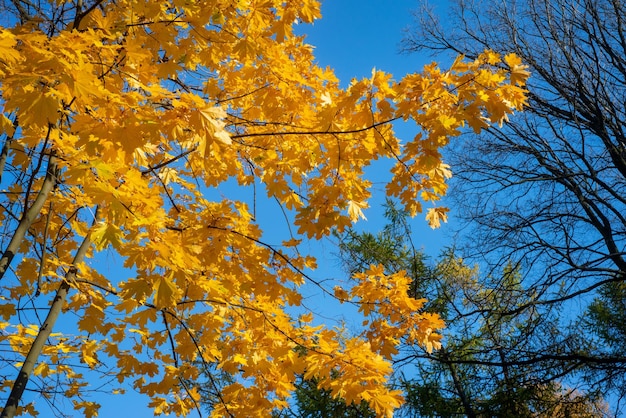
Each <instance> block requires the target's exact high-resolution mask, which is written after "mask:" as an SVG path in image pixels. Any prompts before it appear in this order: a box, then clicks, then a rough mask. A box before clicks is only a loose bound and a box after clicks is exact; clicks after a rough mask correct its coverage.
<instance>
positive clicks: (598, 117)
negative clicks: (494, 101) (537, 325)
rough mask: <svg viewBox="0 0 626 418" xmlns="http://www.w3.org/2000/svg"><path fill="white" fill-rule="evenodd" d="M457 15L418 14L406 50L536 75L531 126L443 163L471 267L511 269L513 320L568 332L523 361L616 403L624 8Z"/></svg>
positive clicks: (549, 1)
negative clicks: (492, 55)
mask: <svg viewBox="0 0 626 418" xmlns="http://www.w3.org/2000/svg"><path fill="white" fill-rule="evenodd" d="M452 3H453V6H452V7H451V8H450V9H447V10H445V11H444V10H435V9H431V10H428V9H423V10H420V11H419V12H417V13H416V22H417V24H416V27H415V30H414V31H413V32H410V33H408V34H407V39H406V46H407V48H408V49H410V50H413V51H438V52H450V53H453V54H459V53H460V54H464V55H466V56H467V57H470V58H471V57H473V56H477V54H478V53H479V51H482V50H483V49H484V48H492V49H493V50H495V51H514V52H515V53H516V54H518V55H519V56H520V57H522V60H523V61H524V62H527V63H528V64H529V66H530V69H529V70H530V71H531V73H532V74H533V77H532V79H531V80H530V81H529V85H528V86H529V87H528V88H529V108H528V112H525V114H524V115H516V116H515V117H513V118H511V119H510V120H509V122H508V123H506V124H505V125H504V127H503V129H501V130H495V129H487V130H485V131H483V132H482V133H481V134H480V135H479V136H472V135H468V136H466V137H464V138H466V139H467V140H464V139H463V138H461V139H460V141H459V142H458V143H457V144H458V145H459V146H458V147H451V149H450V150H451V161H452V163H451V164H452V165H453V166H455V167H457V168H458V169H457V170H456V171H455V174H456V176H455V178H456V179H457V180H458V182H457V183H455V184H456V186H455V192H454V193H453V195H454V196H456V197H457V198H456V199H455V200H454V202H455V205H456V206H455V207H456V208H458V209H459V213H460V215H462V216H464V218H465V219H466V220H467V221H468V223H469V225H471V226H472V228H470V229H466V231H468V230H469V231H471V232H470V235H471V239H470V240H468V241H471V244H473V245H469V246H468V250H469V251H468V252H467V253H466V254H467V255H475V256H477V257H479V259H481V260H484V261H486V262H487V263H488V264H489V265H490V266H492V268H493V269H494V271H497V270H499V269H501V267H502V263H504V262H509V261H513V262H515V263H518V264H519V266H520V267H521V271H522V272H523V273H524V277H523V280H522V281H523V287H524V289H525V290H524V296H523V297H524V299H525V302H523V303H522V305H521V306H519V307H518V308H516V309H514V310H512V311H511V312H510V314H511V315H518V314H521V315H528V312H532V311H536V312H538V313H539V314H540V315H549V316H550V317H552V318H555V321H556V325H555V326H556V327H557V328H558V329H559V330H562V331H563V332H561V333H560V334H559V336H558V338H556V339H546V338H545V335H541V334H537V333H533V334H528V335H525V336H524V338H526V339H532V340H534V341H535V348H534V349H533V350H530V351H528V352H527V353H526V354H525V361H529V362H530V361H535V360H537V359H549V360H548V361H545V362H544V361H542V362H544V365H545V367H546V369H551V368H552V365H555V366H558V367H556V368H554V369H553V370H554V372H553V373H554V376H555V378H556V377H557V376H563V375H562V373H561V371H560V370H562V369H561V367H566V369H567V370H569V372H568V373H567V374H568V375H569V376H572V378H580V377H584V378H585V381H586V382H588V383H590V388H595V389H597V390H600V391H602V392H605V393H607V392H609V391H611V392H613V391H615V390H617V391H618V396H623V395H624V392H623V388H624V387H625V386H624V377H625V376H626V374H625V373H624V372H626V367H625V366H626V357H624V355H623V353H624V351H623V349H622V350H620V349H616V346H615V345H614V341H615V340H613V336H617V335H619V334H618V333H619V332H621V331H620V330H619V325H618V324H619V320H620V314H619V312H620V308H619V307H620V306H623V303H624V301H623V299H620V298H622V297H623V295H624V293H623V291H621V290H620V289H622V288H623V284H624V282H625V279H626V218H625V217H624V214H625V213H626V199H625V196H626V194H625V191H626V189H625V185H626V137H625V136H624V132H625V128H626V125H625V120H626V119H625V117H624V114H625V112H626V108H625V105H626V103H625V102H624V96H625V93H626V61H625V57H626V44H625V43H624V39H625V38H626V29H625V27H624V16H626V5H625V4H624V3H623V2H620V1H612V0H601V1H591V0H531V1H525V2H499V3H497V4H496V3H494V2H488V1H477V2H476V1H473V2H469V1H464V0H460V1H454V2H452ZM447 12H450V14H449V15H448V14H447ZM443 19H445V24H443V23H440V22H444V20H443ZM492 286H493V287H494V288H497V287H498V284H497V283H493V284H492ZM594 300H595V302H593V303H592V304H591V305H590V303H591V302H592V301H594ZM589 310H591V314H590V311H589ZM557 318H558V319H557ZM593 319H595V320H597V321H596V323H595V325H594V324H593V323H592V321H591V320H593ZM611 328H612V329H611ZM596 331H598V332H596ZM581 372H582V373H581ZM574 376H575V377H574ZM579 381H580V380H579ZM613 393H615V392H613Z"/></svg>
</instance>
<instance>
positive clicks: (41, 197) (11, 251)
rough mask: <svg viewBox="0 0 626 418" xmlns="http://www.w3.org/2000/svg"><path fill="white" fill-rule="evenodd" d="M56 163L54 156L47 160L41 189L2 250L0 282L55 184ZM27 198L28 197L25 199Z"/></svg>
mask: <svg viewBox="0 0 626 418" xmlns="http://www.w3.org/2000/svg"><path fill="white" fill-rule="evenodd" d="M57 171H58V168H57V162H56V157H55V156H54V155H50V158H49V159H48V169H47V171H46V177H45V178H44V181H43V184H42V185H41V189H40V190H39V193H38V194H37V198H36V199H35V201H34V202H33V204H32V205H31V206H30V207H29V208H28V209H27V210H25V211H24V213H23V215H22V218H21V219H20V222H19V224H18V225H17V227H16V228H15V232H14V233H13V236H12V237H11V241H10V242H9V245H8V246H7V248H6V249H5V250H4V252H3V254H2V258H0V280H2V277H3V276H4V274H5V273H6V271H7V269H8V268H9V265H10V264H11V261H12V260H13V258H14V257H15V254H16V253H17V251H18V250H19V248H20V245H21V243H22V240H23V239H24V236H25V235H26V232H27V231H28V229H29V228H30V226H31V225H32V223H33V221H34V220H35V217H36V216H37V215H39V213H41V209H42V208H43V205H44V203H45V202H46V200H47V199H48V195H49V194H50V192H51V191H52V189H53V188H54V186H55V185H56V184H57ZM26 198H28V197H26Z"/></svg>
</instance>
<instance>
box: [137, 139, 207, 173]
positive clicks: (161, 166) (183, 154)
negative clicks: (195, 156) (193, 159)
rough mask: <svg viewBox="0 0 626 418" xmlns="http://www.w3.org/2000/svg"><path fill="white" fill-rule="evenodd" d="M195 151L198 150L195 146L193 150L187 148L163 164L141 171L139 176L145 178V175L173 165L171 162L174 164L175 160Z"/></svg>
mask: <svg viewBox="0 0 626 418" xmlns="http://www.w3.org/2000/svg"><path fill="white" fill-rule="evenodd" d="M197 149H198V147H197V146H195V147H193V148H189V149H188V150H187V151H184V152H182V153H180V154H178V155H177V156H175V157H172V158H170V159H168V160H165V161H163V162H161V163H159V164H157V165H155V166H148V169H146V170H141V175H142V176H146V175H148V174H150V173H153V172H154V171H156V170H158V169H160V168H163V167H165V166H166V165H169V164H171V163H173V162H175V161H177V160H180V159H181V158H183V157H186V156H187V155H189V154H191V153H192V152H194V151H195V150H197Z"/></svg>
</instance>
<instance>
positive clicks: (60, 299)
mask: <svg viewBox="0 0 626 418" xmlns="http://www.w3.org/2000/svg"><path fill="white" fill-rule="evenodd" d="M97 220H98V211H97V210H96V215H95V219H94V224H95V223H96V222H97ZM90 245H91V239H90V238H89V234H87V236H86V237H85V239H84V240H83V242H82V243H81V245H80V247H79V248H78V251H77V252H76V255H75V256H74V260H73V261H72V266H71V267H70V269H69V271H68V272H67V274H66V275H65V279H64V280H63V282H61V285H60V286H59V289H58V290H57V294H56V296H55V297H54V300H53V301H52V305H51V306H50V310H49V311H48V316H47V317H46V320H45V321H44V322H43V324H42V325H41V328H39V333H38V334H37V337H36V338H35V341H33V345H32V346H31V347H30V350H29V351H28V355H27V356H26V359H25V360H24V364H23V365H22V368H21V370H20V372H19V374H18V375H17V378H16V379H15V382H14V383H13V387H12V389H11V394H10V395H9V399H7V403H6V405H5V407H4V409H3V411H2V415H0V418H10V417H13V416H14V415H15V413H16V411H17V406H18V403H19V401H20V399H21V398H22V394H23V393H24V389H26V384H27V383H28V379H29V378H30V375H31V373H32V372H33V370H34V368H35V364H36V363H37V359H38V358H39V355H40V354H41V351H42V349H43V347H44V345H45V344H46V340H47V339H48V337H49V336H50V334H51V333H52V328H53V327H54V324H55V323H56V321H57V319H58V317H59V314H60V313H61V308H63V304H64V303H65V298H66V297H67V293H68V291H69V289H70V283H71V282H72V281H74V280H75V279H76V273H77V269H76V265H77V264H80V263H81V262H82V261H83V260H84V258H85V254H86V253H87V250H88V249H89V246H90Z"/></svg>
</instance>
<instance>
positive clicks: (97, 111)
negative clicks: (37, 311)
mask: <svg viewBox="0 0 626 418" xmlns="http://www.w3.org/2000/svg"><path fill="white" fill-rule="evenodd" d="M40 3H42V4H43V5H42V6H41V7H40V8H39V9H38V10H39V11H40V12H39V13H40V15H37V16H36V17H35V16H22V18H24V19H25V20H24V23H23V24H19V23H16V24H15V26H14V27H11V28H0V95H1V97H2V103H1V104H0V106H2V117H1V118H0V131H1V132H2V133H3V134H4V135H5V136H7V137H9V136H13V138H12V140H11V142H10V153H9V157H8V160H7V161H8V164H12V165H13V166H14V167H15V169H16V172H19V173H21V174H19V175H20V176H23V177H28V176H32V178H31V179H29V180H28V179H27V180H25V181H24V183H23V184H21V185H19V186H14V187H12V188H11V189H10V190H11V192H10V193H6V194H3V195H2V199H3V201H2V205H3V208H10V210H12V211H15V215H14V216H15V220H12V219H13V218H9V217H8V216H7V217H3V218H2V222H3V227H4V228H5V230H9V229H10V228H11V226H12V225H14V224H15V223H16V222H17V219H19V217H20V213H19V211H20V210H21V209H20V208H23V207H26V206H29V205H30V204H31V203H32V200H34V195H35V192H36V191H37V190H39V189H40V188H41V187H42V186H41V184H42V182H43V180H42V177H43V176H44V175H45V172H46V169H45V166H46V164H47V163H48V162H49V163H50V167H49V168H48V169H49V170H50V173H49V175H54V176H55V178H56V180H57V182H58V184H57V185H56V187H55V188H54V190H53V192H52V193H51V194H50V195H49V196H48V198H47V199H48V201H47V203H46V205H45V206H44V207H45V208H46V209H45V210H42V212H41V213H40V214H39V215H38V217H37V219H36V220H35V222H33V224H32V225H31V227H30V229H29V230H28V234H27V238H26V240H25V242H24V243H23V245H22V247H21V251H22V253H23V258H22V259H21V260H20V264H19V265H18V266H17V267H16V268H15V269H14V270H13V271H14V274H13V277H12V278H10V279H8V278H7V277H5V278H4V279H3V282H2V284H1V287H2V292H3V294H7V295H10V297H11V298H12V301H13V300H26V299H29V298H47V299H42V300H43V302H46V301H47V300H49V299H50V298H51V297H53V295H54V293H53V292H55V291H56V289H57V288H58V286H59V283H60V281H61V280H63V276H64V275H65V273H66V272H67V271H68V270H69V269H70V268H76V269H78V270H79V274H78V276H77V278H76V280H74V281H72V283H70V285H71V287H72V290H71V292H72V294H71V296H70V302H69V303H68V304H67V305H66V306H65V309H66V310H67V311H71V312H73V314H74V316H72V317H73V318H78V319H77V320H76V324H75V325H76V327H77V334H72V333H70V334H68V335H58V336H55V337H52V338H51V342H52V344H50V345H49V346H47V347H46V348H45V349H44V356H46V358H47V360H50V361H48V362H46V361H43V362H42V363H40V365H39V366H38V367H37V369H36V373H37V374H38V375H39V376H40V377H41V378H46V377H48V376H49V375H51V374H53V373H54V374H57V375H59V374H61V373H67V374H68V376H72V377H71V379H72V381H71V382H70V383H67V385H68V387H67V388H66V392H65V393H66V395H67V396H68V397H70V398H72V399H73V401H74V405H75V408H76V409H78V410H81V411H82V413H83V414H84V415H85V416H96V415H97V405H95V404H93V403H90V402H85V401H83V400H82V399H81V398H80V396H79V393H80V392H81V391H83V390H86V389H85V387H84V386H85V385H86V383H84V382H83V378H82V377H81V376H80V375H78V374H75V375H73V374H71V372H72V370H71V368H70V367H69V366H67V364H76V362H72V361H71V359H74V360H76V359H81V360H82V361H84V362H85V363H86V364H87V365H88V366H89V367H90V368H93V369H98V368H99V367H101V366H102V365H103V363H105V362H106V363H107V365H106V367H111V368H112V370H115V372H116V373H117V380H118V381H119V382H120V383H121V382H124V381H126V380H127V379H130V380H131V381H132V383H133V385H134V386H135V387H136V388H137V389H138V390H139V391H140V392H142V393H145V394H147V395H148V396H150V398H151V401H150V406H151V407H152V408H153V409H154V412H155V414H160V413H175V414H181V415H182V414H186V413H187V412H189V410H190V409H193V408H195V402H197V401H198V392H197V390H196V389H194V388H186V387H185V385H183V384H181V381H180V379H179V376H183V375H184V376H189V377H190V378H193V377H197V376H198V374H199V373H200V371H201V370H202V369H203V367H204V365H203V362H204V363H206V365H208V364H212V365H216V366H217V367H218V368H219V369H221V371H223V372H227V373H230V374H232V375H233V376H234V377H235V379H234V383H232V384H230V385H228V386H226V387H225V388H223V389H222V390H221V393H220V403H219V404H217V405H216V406H215V409H214V411H213V415H214V416H225V415H230V414H232V415H236V416H267V415H268V413H269V412H268V411H270V410H271V409H272V408H275V407H282V406H284V405H285V402H286V400H287V399H288V397H289V394H290V393H291V392H292V391H293V382H294V381H295V380H296V375H297V374H301V373H304V374H305V375H306V376H311V377H313V376H314V377H316V378H317V379H318V380H319V381H320V385H322V386H323V387H325V388H328V389H330V390H331V391H332V393H333V394H335V395H336V396H341V397H343V398H345V399H346V400H347V401H348V402H361V401H362V400H365V401H367V402H369V403H370V405H371V406H372V408H373V409H374V410H375V411H376V412H377V414H379V415H380V416H391V415H392V413H393V410H394V409H395V408H396V407H397V406H399V405H400V404H401V402H402V396H401V393H399V392H397V391H394V390H391V389H389V388H388V387H387V386H386V382H387V379H388V377H389V376H390V374H391V372H392V368H391V363H390V360H391V359H392V356H393V355H394V353H396V350H397V346H398V344H399V343H401V342H408V343H419V344H422V345H423V346H424V347H426V348H427V349H428V350H432V349H436V348H437V347H438V346H439V335H438V334H437V330H438V329H440V328H441V327H443V323H442V322H441V320H440V318H439V317H438V316H437V315H433V314H430V315H429V314H424V313H422V312H421V311H420V309H421V307H422V305H423V304H424V301H423V300H415V299H412V298H409V297H408V296H407V289H408V285H409V279H408V277H407V276H406V275H405V274H404V273H402V272H398V273H396V274H392V275H385V274H384V273H383V271H382V267H380V266H372V268H371V269H370V270H369V271H367V272H364V273H362V274H359V275H357V276H356V280H357V284H356V285H355V286H353V287H352V288H351V289H348V290H344V289H342V288H341V287H338V286H337V287H334V284H335V283H333V285H331V286H330V287H326V286H327V284H326V283H318V282H316V281H314V280H312V279H311V277H310V276H308V275H307V271H309V270H311V269H314V268H315V266H316V260H315V259H314V257H312V256H311V255H310V254H306V252H305V251H304V249H305V248H306V246H305V245H301V243H302V242H306V239H307V238H314V239H320V238H322V237H325V236H328V235H329V234H330V233H331V231H333V230H339V231H341V230H343V229H344V228H346V227H349V226H350V225H351V223H352V222H356V221H358V220H359V219H361V218H363V219H364V218H365V210H366V208H367V207H368V200H369V198H370V197H371V194H372V187H371V186H372V184H371V183H370V181H368V180H367V178H365V168H366V167H367V166H368V165H369V164H370V163H371V162H372V161H373V160H377V159H390V160H391V161H393V162H394V166H393V168H392V170H391V178H390V179H389V182H388V183H387V186H386V192H387V194H388V195H389V196H391V197H395V198H397V199H398V200H400V201H401V202H402V203H403V204H404V206H405V207H406V208H407V209H408V210H409V211H410V212H411V213H412V214H413V215H415V214H416V213H418V212H420V211H421V210H422V205H423V203H424V202H432V201H436V200H438V199H439V198H440V197H441V196H442V195H443V194H445V192H446V181H447V179H448V178H449V177H450V175H451V172H450V168H449V167H448V166H447V165H445V164H444V163H443V162H442V157H441V153H440V151H441V149H442V147H444V146H446V145H447V144H448V142H449V141H450V139H451V138H453V137H454V136H456V135H458V134H459V133H460V132H461V129H463V128H464V127H465V126H469V127H471V128H473V129H474V130H477V131H478V130H480V129H482V128H484V127H486V126H489V125H490V124H491V123H502V121H505V120H506V118H507V116H508V115H509V114H511V113H512V112H513V111H514V110H517V109H521V108H522V106H523V105H524V104H525V102H526V98H525V90H524V87H523V86H524V82H525V80H526V78H527V77H528V73H527V71H526V69H525V68H526V67H525V66H524V65H523V64H522V63H521V62H520V61H519V59H518V58H517V57H515V56H514V55H507V56H505V57H504V58H502V57H500V56H498V54H496V53H494V52H491V51H487V52H485V53H484V54H483V55H481V56H479V57H478V58H477V59H476V60H473V61H467V60H465V59H462V58H459V59H458V60H456V61H455V63H454V64H453V65H452V67H451V68H450V70H448V71H444V70H442V69H439V68H438V67H437V66H436V65H434V64H433V65H429V66H427V67H426V68H425V69H424V70H423V72H421V73H416V74H409V75H407V76H405V77H403V78H402V79H400V80H398V81H395V80H394V79H393V78H392V76H391V75H390V74H386V73H384V72H381V71H377V70H374V71H373V72H372V77H371V78H369V79H364V80H354V81H353V82H352V83H351V84H350V85H349V86H348V87H347V88H341V87H340V85H339V82H338V80H337V79H336V77H335V75H334V74H333V72H332V70H330V69H328V68H320V67H318V66H317V65H316V64H315V60H314V56H313V52H312V51H313V48H312V47H311V46H310V45H307V44H306V42H305V39H304V38H303V37H301V36H296V35H294V31H293V25H294V24H295V22H297V21H300V22H305V23H310V22H313V21H314V20H315V19H318V18H319V17H320V4H319V2H318V1H317V0H297V1H288V2H282V1H241V0H198V1H179V0H172V1H165V2H160V1H159V2H157V1H147V0H146V1H142V0H118V1H115V2H112V1H103V2H86V3H85V5H86V4H94V5H96V4H97V6H94V7H91V8H89V7H87V6H80V5H82V4H83V2H60V1H57V0H54V1H53V0H50V1H43V2H40ZM65 3H67V4H69V3H71V4H73V6H72V7H69V6H67V5H66V4H65ZM16 4H17V3H16ZM66 6H67V7H66ZM7 7H8V6H7ZM17 12H19V11H17ZM17 12H16V13H17ZM45 13H50V15H49V16H46V15H45ZM26 17H28V19H26ZM5 21H6V20H5ZM9 21H15V22H19V21H20V19H18V18H17V17H16V18H15V19H13V20H10V19H9ZM505 68H506V69H505ZM400 119H404V120H412V121H413V122H414V123H415V124H416V129H417V130H418V131H419V134H418V135H416V136H415V137H414V138H413V139H409V140H404V141H401V140H400V138H397V137H396V136H395V133H394V131H393V128H392V126H391V124H392V122H394V121H396V120H400ZM20 178H22V177H20ZM251 185H255V186H254V187H255V189H254V190H255V193H256V188H259V190H263V192H264V193H265V195H266V196H267V197H268V198H270V199H273V200H275V201H276V202H278V203H279V204H280V207H281V208H284V209H285V210H286V211H288V212H289V213H288V214H287V215H286V216H285V219H293V223H294V226H295V228H293V230H292V231H291V233H292V236H291V237H290V239H287V240H284V242H283V245H282V246H278V245H275V244H271V243H269V242H266V241H264V240H263V235H262V230H261V227H262V226H264V225H263V224H262V222H257V220H256V214H255V208H253V207H252V205H250V206H247V205H246V204H245V203H244V200H246V199H245V198H242V197H241V195H236V196H235V197H233V198H232V199H229V198H226V197H224V195H223V193H224V190H226V189H228V188H235V189H236V190H249V189H246V187H251ZM26 191H28V192H30V195H29V196H28V200H27V201H25V200H24V195H25V193H26ZM255 199H256V195H255ZM255 201H256V200H255ZM96 206H97V207H98V211H97V212H96V210H95V208H96ZM3 216H4V215H3ZM279 216H280V217H281V218H282V217H283V215H282V213H281V214H280V215H279ZM95 217H97V219H94V218H95ZM426 219H427V221H428V222H429V223H430V224H431V225H432V226H433V227H436V226H438V225H439V223H440V222H442V221H445V219H446V209H445V208H438V207H437V208H432V209H429V210H428V212H427V215H426ZM94 221H95V222H94ZM11 222H13V223H11ZM92 224H94V226H93V227H91V228H90V226H89V225H92ZM85 236H88V237H90V238H91V240H92V242H93V246H92V248H90V250H89V252H88V256H89V257H91V258H94V257H96V255H98V254H100V258H101V259H104V260H106V261H105V264H108V263H110V262H111V260H113V261H115V260H118V259H121V260H123V265H124V267H125V270H121V269H120V270H114V269H112V268H109V266H105V267H97V266H98V263H95V262H94V263H92V262H87V263H85V264H84V265H78V266H71V260H72V258H71V257H72V254H73V253H74V252H75V251H76V250H77V248H78V245H79V243H80V242H81V240H82V238H83V237H85ZM43 249H45V253H46V257H45V259H44V258H43V257H41V254H42V251H43ZM95 259H96V260H98V258H97V257H96V258H95ZM42 260H43V261H42ZM307 282H308V283H310V284H313V285H319V286H320V287H323V290H324V292H325V293H327V294H328V295H334V296H335V297H336V298H337V299H338V300H340V301H351V302H354V303H357V304H358V305H359V307H360V311H361V312H362V314H364V315H365V316H367V317H368V322H367V328H366V329H365V330H364V331H363V334H362V335H360V336H357V337H354V338H351V339H348V340H345V339H343V338H342V337H341V335H340V333H338V332H337V331H335V330H332V329H328V328H326V327H324V326H320V325H318V324H317V322H316V320H315V318H316V317H315V315H313V313H312V312H304V313H303V314H301V315H296V314H293V312H292V311H290V308H289V307H290V306H299V305H300V303H301V299H302V294H301V292H300V287H301V286H302V285H303V284H304V283H307ZM43 302H42V303H40V305H41V306H44V305H45V303H43ZM20 306H21V305H20ZM17 307H18V305H17V304H13V303H2V304H0V316H1V317H2V318H3V319H4V320H5V321H8V323H10V324H13V325H12V326H10V325H4V324H5V323H4V322H3V323H2V324H3V325H2V327H3V333H2V335H1V336H0V342H5V343H8V346H7V348H8V347H10V348H11V349H12V350H13V351H14V352H15V358H16V362H17V361H21V358H22V356H23V355H24V354H25V352H26V351H27V347H29V346H30V344H31V341H32V339H33V336H34V335H36V334H37V332H38V327H30V326H22V325H20V320H21V318H23V317H22V316H21V315H20V312H18V311H17V310H16V309H17ZM302 309H305V308H302ZM29 320H33V318H30V319H29ZM314 324H315V325H314ZM55 362H59V364H58V366H57V367H56V368H54V370H53V368H52V367H51V366H50V365H52V364H53V363H54V364H56V363H55ZM61 363H62V364H61ZM46 364H48V366H46ZM68 379H69V378H68ZM24 408H25V410H26V411H28V413H31V414H35V413H36V412H35V411H34V409H32V408H33V407H32V406H31V405H27V406H25V407H24Z"/></svg>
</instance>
